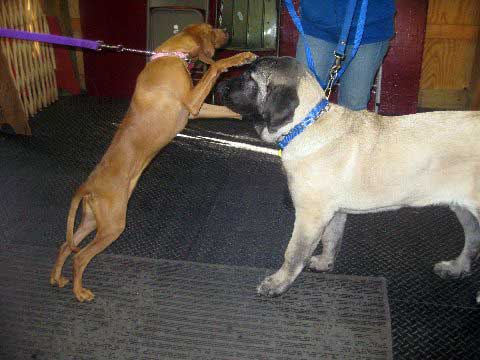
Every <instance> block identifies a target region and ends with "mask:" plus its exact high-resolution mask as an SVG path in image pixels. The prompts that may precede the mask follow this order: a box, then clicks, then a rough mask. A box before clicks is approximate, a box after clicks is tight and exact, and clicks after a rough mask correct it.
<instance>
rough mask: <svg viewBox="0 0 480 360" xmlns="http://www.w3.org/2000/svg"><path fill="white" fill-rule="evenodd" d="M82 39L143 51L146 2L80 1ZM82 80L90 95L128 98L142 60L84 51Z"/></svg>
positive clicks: (142, 65)
mask: <svg viewBox="0 0 480 360" xmlns="http://www.w3.org/2000/svg"><path fill="white" fill-rule="evenodd" d="M80 16H81V19H82V33H83V37H84V38H86V39H92V40H103V41H104V42H105V43H106V44H109V45H117V44H122V45H124V46H126V47H130V48H136V49H145V46H146V42H147V41H146V38H147V1H146V0H125V1H115V0H102V1H91V0H80ZM84 62H85V78H86V85H87V90H88V93H89V94H90V95H95V96H111V97H130V96H131V95H132V94H133V90H134V88H135V80H136V78H137V76H138V74H139V73H140V71H141V70H142V68H143V67H144V66H145V57H143V56H139V55H133V54H126V53H121V54H120V53H114V52H111V51H104V52H103V51H102V52H95V51H85V52H84Z"/></svg>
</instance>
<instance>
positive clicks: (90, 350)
mask: <svg viewBox="0 0 480 360" xmlns="http://www.w3.org/2000/svg"><path fill="white" fill-rule="evenodd" d="M54 256H55V251H52V250H51V249H47V248H41V247H31V246H0V279H1V282H0V293H1V294H2V296H0V338H2V339H3V341H2V350H1V351H2V352H3V356H5V358H8V359H28V358H34V359H74V358H75V359H222V360H223V359H236V360H241V359H308V360H310V359H326V358H338V359H391V358H392V350H391V338H390V314H389V310H388V299H387V294H386V287H385V281H384V279H382V278H369V277H357V276H347V275H324V274H312V273H305V274H302V275H301V276H300V278H299V279H298V286H297V287H296V288H295V289H292V290H291V291H289V292H287V293H286V294H285V295H284V296H283V297H282V298H276V299H265V298H263V297H258V296H256V295H255V291H254V289H255V285H256V284H257V283H258V281H260V279H262V278H263V277H264V276H265V275H266V274H268V272H269V271H268V270H264V269H256V268H248V267H232V266H224V265H206V264H199V263H193V262H179V261H171V260H170V261H168V260H153V259H146V258H135V257H131V256H120V255H100V256H98V258H97V259H96V260H95V261H94V262H93V263H92V264H91V266H90V267H89V268H88V273H87V275H86V276H85V278H84V281H85V284H86V285H85V286H90V284H91V288H92V290H93V291H95V292H96V295H97V298H96V299H95V300H94V301H93V302H92V303H88V304H79V303H77V302H76V301H75V300H74V299H73V295H72V292H71V288H70V286H68V287H66V288H63V289H57V288H52V287H50V286H49V285H48V281H47V279H46V277H45V275H46V274H48V271H49V269H50V267H51V264H52V261H53V260H54Z"/></svg>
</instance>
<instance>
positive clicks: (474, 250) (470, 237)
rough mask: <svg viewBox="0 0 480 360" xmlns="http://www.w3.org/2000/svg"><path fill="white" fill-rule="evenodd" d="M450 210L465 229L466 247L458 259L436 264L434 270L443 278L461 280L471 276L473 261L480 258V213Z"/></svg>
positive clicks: (456, 209)
mask: <svg viewBox="0 0 480 360" xmlns="http://www.w3.org/2000/svg"><path fill="white" fill-rule="evenodd" d="M450 208H451V209H452V210H453V211H454V212H455V214H456V215H457V218H458V221H460V224H461V225H462V227H463V231H464V233H465V245H464V247H463V250H462V252H461V253H460V255H459V256H458V257H457V258H456V259H453V260H449V261H440V262H439V263H437V264H435V267H434V268H433V270H434V271H435V273H436V274H437V275H438V276H440V277H442V278H446V277H453V278H461V277H465V276H468V275H470V267H471V264H472V261H473V260H475V258H476V257H477V256H478V253H479V250H480V224H479V212H478V211H477V210H475V211H470V210H468V209H467V208H464V207H459V206H450ZM479 295H480V294H479ZM478 300H479V299H478V298H477V301H478Z"/></svg>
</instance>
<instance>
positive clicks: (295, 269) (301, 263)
mask: <svg viewBox="0 0 480 360" xmlns="http://www.w3.org/2000/svg"><path fill="white" fill-rule="evenodd" d="M295 213H296V214H295V225H294V228H293V234H292V238H291V239H290V242H289V243H288V247H287V250H286V252H285V260H284V263H283V265H282V267H281V268H280V269H279V270H278V271H277V272H276V273H275V274H273V275H270V276H267V277H266V278H265V279H264V280H263V281H262V283H261V284H260V285H259V286H258V287H257V292H258V293H259V294H260V295H266V296H278V295H281V294H283V293H284V292H285V291H287V290H288V288H289V287H290V285H292V283H293V281H294V280H295V279H296V278H297V276H298V274H300V272H301V271H302V270H303V268H304V267H305V265H306V264H308V262H309V260H310V257H311V256H312V253H313V251H314V250H315V248H316V247H317V245H318V242H319V240H320V237H321V236H322V234H323V232H324V230H325V227H326V226H327V224H328V223H329V222H330V219H331V218H332V217H333V214H334V212H333V211H325V210H324V209H321V210H319V209H315V211H312V210H311V209H302V208H300V209H297V210H296V211H295Z"/></svg>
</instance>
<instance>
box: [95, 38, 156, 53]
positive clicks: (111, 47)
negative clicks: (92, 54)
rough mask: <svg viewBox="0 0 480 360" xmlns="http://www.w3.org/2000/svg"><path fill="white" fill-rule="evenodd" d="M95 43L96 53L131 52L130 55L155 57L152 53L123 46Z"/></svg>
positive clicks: (100, 41)
mask: <svg viewBox="0 0 480 360" xmlns="http://www.w3.org/2000/svg"><path fill="white" fill-rule="evenodd" d="M97 43H98V45H99V46H98V48H97V51H102V50H111V51H116V52H131V53H135V54H141V55H147V56H153V55H155V52H154V51H148V50H138V49H130V48H126V47H124V46H123V45H107V44H105V43H104V42H103V41H102V40H98V41H97Z"/></svg>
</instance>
